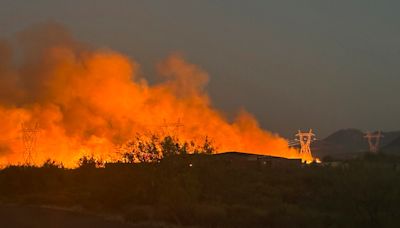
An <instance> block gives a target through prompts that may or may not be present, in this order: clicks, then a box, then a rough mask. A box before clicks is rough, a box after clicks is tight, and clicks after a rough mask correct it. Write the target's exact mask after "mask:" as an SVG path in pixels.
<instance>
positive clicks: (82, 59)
mask: <svg viewBox="0 0 400 228" xmlns="http://www.w3.org/2000/svg"><path fill="white" fill-rule="evenodd" d="M43 34H44V35H43ZM48 34H50V35H48ZM45 35H48V36H50V37H52V38H51V39H50V38H49V39H50V41H49V40H47V39H42V38H43V36H45ZM21 36H22V39H20V40H21V41H20V43H21V47H22V48H21V50H22V53H23V56H24V58H23V61H22V63H21V64H19V65H18V66H15V65H13V64H12V63H10V62H12V61H11V60H10V59H11V58H12V57H11V54H10V50H11V49H10V47H9V45H7V44H6V43H5V42H3V43H1V42H0V82H1V86H0V90H1V91H2V92H1V94H0V124H1V128H0V137H1V138H0V164H1V165H3V166H4V165H7V164H18V163H23V162H24V153H23V151H24V149H23V145H22V140H21V130H20V124H21V123H22V122H26V123H28V124H29V123H30V124H34V123H36V122H37V123H38V124H39V126H40V131H39V133H38V140H37V146H36V151H35V154H34V155H33V156H34V162H35V163H36V164H42V163H43V162H44V161H45V160H46V159H48V158H51V159H53V160H56V161H60V162H62V163H63V164H64V165H65V166H67V167H74V166H76V164H77V161H78V159H79V158H80V157H82V156H83V155H94V156H95V157H98V158H101V159H102V160H104V161H111V160H115V159H117V158H118V157H117V156H118V155H117V154H116V153H115V148H116V147H118V146H119V145H121V144H123V143H125V142H127V141H128V140H130V139H132V138H133V137H134V135H135V134H137V133H141V134H146V133H148V132H154V133H158V134H168V133H171V132H169V131H171V130H170V129H168V128H162V127H161V126H162V125H163V124H164V123H165V122H176V121H178V119H180V120H181V123H182V124H183V125H184V126H183V127H181V128H179V131H177V132H175V133H176V134H177V135H178V136H179V138H180V140H188V141H189V140H194V141H195V142H196V141H198V142H200V141H201V142H202V141H203V140H204V137H205V136H208V137H209V138H211V139H212V140H213V142H214V144H215V146H216V147H217V149H218V151H220V152H224V151H243V152H249V153H257V154H266V155H273V156H281V157H287V158H300V157H301V156H300V155H299V153H298V152H297V150H294V149H290V148H289V147H288V143H287V141H286V140H285V139H283V138H281V137H279V136H278V135H276V134H273V133H270V132H268V131H265V130H263V129H261V128H260V127H259V125H258V123H257V120H256V119H255V118H254V117H253V116H252V115H251V114H249V113H247V112H245V111H241V112H240V113H239V114H238V115H237V117H236V119H235V120H234V121H233V122H229V121H228V120H227V119H226V118H225V117H224V116H223V114H221V113H220V112H219V111H218V110H216V109H215V108H213V107H212V105H211V102H210V99H209V96H208V95H207V93H206V92H205V91H204V86H205V84H206V83H207V82H208V74H207V73H206V72H205V71H204V70H202V69H201V68H200V67H198V66H196V65H193V64H191V63H188V62H187V61H186V60H185V59H183V58H182V57H181V56H180V55H176V54H175V55H171V56H169V57H168V58H167V59H166V60H164V61H161V62H160V63H159V64H158V65H157V72H158V74H159V75H160V76H162V78H163V80H162V81H163V82H161V83H158V84H154V85H149V84H148V82H147V81H146V80H145V79H144V78H143V77H142V76H141V74H140V68H139V65H138V64H137V63H136V62H135V61H134V60H132V59H130V58H128V57H127V56H124V55H122V54H119V53H117V52H114V51H111V50H89V49H88V48H84V47H83V45H82V44H79V43H78V42H76V41H75V40H73V39H72V38H70V37H69V35H68V33H66V32H65V31H64V30H63V29H62V28H60V27H59V26H58V25H51V26H45V27H40V26H39V28H34V29H31V30H29V31H26V32H24V33H22V35H21ZM3 87H4V88H8V89H3ZM9 88H12V89H9ZM221 92H223V91H221ZM163 129H164V130H163ZM303 159H304V160H312V158H303Z"/></svg>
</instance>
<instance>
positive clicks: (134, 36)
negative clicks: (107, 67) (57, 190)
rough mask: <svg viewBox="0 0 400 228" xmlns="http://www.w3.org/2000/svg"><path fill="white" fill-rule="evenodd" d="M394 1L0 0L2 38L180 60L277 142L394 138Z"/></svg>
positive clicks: (398, 50)
mask: <svg viewBox="0 0 400 228" xmlns="http://www.w3.org/2000/svg"><path fill="white" fill-rule="evenodd" d="M399 9H400V2H399V1H395V0H393V1H389V0H383V1H372V0H359V1H355V0H353V1H349V0H343V1H340V0H337V1H318V0H315V1H311V0H309V1H299V0H290V1H289V0H286V1H281V0H280V1H278V0H277V1H266V0H260V1H255V0H254V1H239V0H221V1H206V0H202V1H191V0H181V1H176V0H168V1H165V0H152V1H149V0H143V1H128V0H127V1H110V0H108V1H106V0H96V1H87V0H80V1H72V0H71V1H56V0H36V1H19V0H0V38H1V37H3V38H8V37H10V36H12V35H13V34H14V33H16V32H18V31H20V30H22V29H24V28H26V27H29V26H30V25H32V24H36V23H41V22H46V21H54V22H58V23H61V24H64V25H65V26H66V27H67V28H68V29H69V30H70V31H71V32H72V34H73V35H74V36H75V37H77V38H78V40H81V41H83V42H86V43H89V44H91V45H93V46H95V47H107V48H110V49H113V50H117V51H119V52H121V53H123V54H126V55H128V56H130V57H131V58H133V59H135V60H136V61H138V62H139V63H140V64H141V65H142V67H143V69H142V70H143V72H144V75H146V78H148V79H149V81H150V82H154V81H155V80H157V79H156V77H155V76H152V75H154V64H155V63H156V62H157V61H159V60H160V59H163V58H165V57H166V56H168V55H169V54H170V53H174V52H181V53H183V55H184V56H185V57H186V58H187V60H188V61H189V62H191V63H194V64H196V65H199V66H200V67H201V68H203V69H204V70H205V71H207V72H208V73H209V75H210V81H209V84H208V86H207V91H208V92H209V94H210V96H211V98H212V102H213V105H214V106H215V107H217V108H218V109H220V110H222V111H224V112H226V113H230V114H232V113H235V112H236V111H238V110H239V109H240V108H244V109H246V110H247V111H249V112H250V113H252V114H254V115H255V116H256V118H257V119H258V120H259V122H260V123H261V125H262V127H263V128H265V129H268V130H271V131H273V132H277V133H279V134H281V135H283V136H285V137H290V138H291V137H294V136H293V135H294V133H295V132H296V131H297V130H298V129H304V130H306V129H308V128H313V129H314V130H315V132H316V134H317V137H325V136H327V135H328V134H330V133H332V132H333V131H336V130H338V129H341V128H360V129H362V130H379V129H381V130H384V131H391V130H400V121H399V116H400V105H399V97H400V14H399Z"/></svg>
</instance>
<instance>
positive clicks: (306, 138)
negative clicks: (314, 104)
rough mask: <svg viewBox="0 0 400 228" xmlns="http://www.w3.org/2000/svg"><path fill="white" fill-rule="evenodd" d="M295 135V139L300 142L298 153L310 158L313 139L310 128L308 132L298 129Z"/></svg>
mask: <svg viewBox="0 0 400 228" xmlns="http://www.w3.org/2000/svg"><path fill="white" fill-rule="evenodd" d="M296 136H297V137H298V139H296V140H297V141H299V142H300V154H301V155H302V157H303V158H312V154H311V142H312V141H313V140H315V138H314V136H315V134H314V133H312V129H310V130H309V131H308V132H301V131H300V130H299V132H298V133H297V134H296Z"/></svg>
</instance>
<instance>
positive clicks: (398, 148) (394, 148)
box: [382, 137, 400, 154]
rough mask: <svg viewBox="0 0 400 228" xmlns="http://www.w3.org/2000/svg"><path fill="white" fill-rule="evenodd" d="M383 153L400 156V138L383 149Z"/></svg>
mask: <svg viewBox="0 0 400 228" xmlns="http://www.w3.org/2000/svg"><path fill="white" fill-rule="evenodd" d="M382 151H383V152H386V153H397V154H400V137H398V138H396V139H394V140H393V141H392V142H390V143H388V144H387V145H385V146H383V147H382Z"/></svg>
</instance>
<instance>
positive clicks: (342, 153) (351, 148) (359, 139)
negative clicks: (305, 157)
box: [312, 129, 400, 158]
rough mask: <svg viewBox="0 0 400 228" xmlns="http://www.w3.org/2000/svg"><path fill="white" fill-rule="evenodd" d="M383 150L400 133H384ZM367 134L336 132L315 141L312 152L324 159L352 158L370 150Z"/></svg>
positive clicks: (343, 130) (354, 130)
mask: <svg viewBox="0 0 400 228" xmlns="http://www.w3.org/2000/svg"><path fill="white" fill-rule="evenodd" d="M382 135H383V136H384V137H383V138H381V142H380V146H381V148H383V147H385V146H386V145H388V144H390V143H391V142H393V141H394V140H395V139H397V138H400V131H395V132H383V133H382ZM364 136H365V133H364V132H362V131H361V130H358V129H342V130H339V131H336V132H334V133H333V134H331V135H329V136H328V137H326V138H325V139H322V140H318V141H315V142H314V143H313V144H312V152H313V154H314V155H315V156H317V157H320V158H323V157H325V156H332V157H337V158H350V157H354V156H357V155H359V154H360V153H362V152H367V151H368V150H369V145H368V141H367V139H366V138H364Z"/></svg>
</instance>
